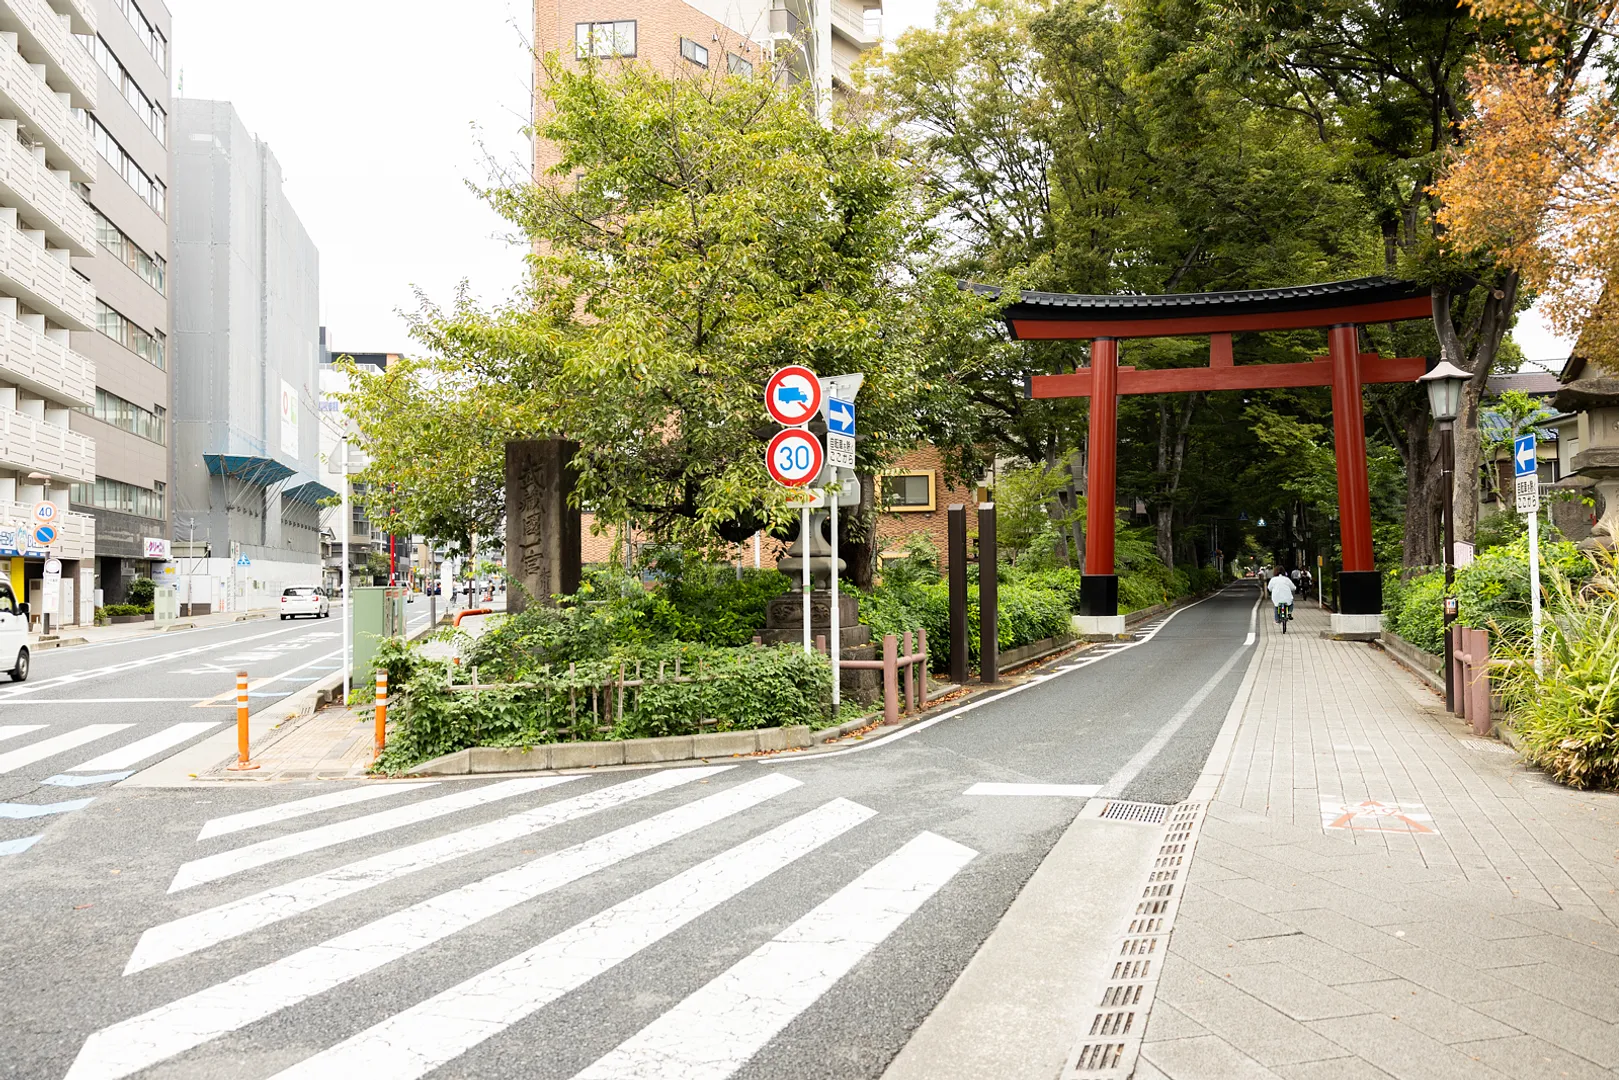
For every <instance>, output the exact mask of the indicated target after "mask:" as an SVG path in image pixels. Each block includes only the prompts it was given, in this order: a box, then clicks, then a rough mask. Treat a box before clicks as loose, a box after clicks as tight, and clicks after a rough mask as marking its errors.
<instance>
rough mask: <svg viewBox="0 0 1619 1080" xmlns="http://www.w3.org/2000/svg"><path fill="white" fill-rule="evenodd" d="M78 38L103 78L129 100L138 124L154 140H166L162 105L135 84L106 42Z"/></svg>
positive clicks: (166, 121) (97, 38) (91, 36)
mask: <svg viewBox="0 0 1619 1080" xmlns="http://www.w3.org/2000/svg"><path fill="white" fill-rule="evenodd" d="M78 37H79V40H80V41H82V42H84V47H85V49H87V50H88V51H89V53H90V55H91V56H93V57H95V59H96V63H98V64H100V65H101V70H102V71H105V72H106V73H107V78H109V79H111V80H112V85H113V86H114V87H116V88H117V90H118V93H119V94H121V95H122V96H123V98H124V100H125V101H127V102H129V107H130V108H132V109H134V110H135V115H136V116H138V117H140V118H141V123H143V124H145V125H146V126H147V127H148V128H150V129H151V132H152V134H153V135H156V136H157V141H158V142H160V143H165V144H166V143H167V142H168V141H169V118H168V114H167V113H165V112H164V111H163V107H162V106H160V105H158V104H156V103H155V102H154V101H152V99H151V98H149V97H147V96H146V94H145V92H144V91H142V90H141V88H140V87H139V86H136V85H135V80H134V79H133V78H132V77H131V76H130V74H129V72H128V70H126V69H125V68H124V65H123V64H122V63H120V62H119V60H118V57H116V56H114V55H113V53H112V50H111V49H109V48H107V43H106V42H105V41H102V40H101V38H100V36H99V35H94V34H80V35H79V36H78Z"/></svg>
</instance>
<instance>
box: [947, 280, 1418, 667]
mask: <svg viewBox="0 0 1619 1080" xmlns="http://www.w3.org/2000/svg"><path fill="white" fill-rule="evenodd" d="M963 287H964V288H970V289H972V290H974V291H976V292H979V293H982V294H986V295H990V296H994V297H996V298H1000V297H1001V290H1000V289H998V288H995V287H993V286H986V285H968V284H966V283H963ZM1432 314H1433V301H1432V298H1431V295H1430V292H1429V290H1428V289H1427V288H1425V287H1423V286H1421V285H1418V284H1416V283H1414V282H1408V281H1397V280H1395V279H1393V278H1359V279H1356V280H1352V281H1333V282H1327V283H1325V284H1320V285H1302V286H1297V287H1290V288H1283V289H1244V290H1239V291H1232V292H1217V293H1170V294H1160V295H1144V296H1084V295H1077V294H1070V293H1023V294H1021V295H1019V296H1018V297H1016V298H1015V299H1013V300H1012V301H1011V302H1010V303H1006V304H1005V305H1004V306H1003V307H1002V309H1001V317H1002V318H1004V319H1005V320H1006V325H1007V328H1008V329H1009V330H1010V331H1011V334H1012V337H1013V338H1016V339H1018V340H1020V341H1089V342H1090V364H1089V365H1088V366H1087V367H1083V368H1080V369H1079V370H1078V371H1074V372H1071V373H1066V374H1061V375H1031V376H1029V377H1028V380H1027V391H1028V394H1029V396H1030V397H1032V398H1035V399H1040V400H1044V399H1055V398H1074V397H1083V398H1089V399H1090V414H1089V433H1088V434H1089V438H1088V446H1089V451H1090V452H1089V455H1088V459H1087V466H1086V470H1087V482H1086V487H1087V499H1088V502H1087V506H1086V515H1085V521H1086V531H1087V535H1086V540H1085V576H1084V579H1083V581H1082V583H1081V586H1080V611H1081V613H1080V614H1079V615H1078V616H1076V617H1075V628H1076V630H1078V631H1079V632H1080V633H1082V634H1087V635H1094V636H1105V635H1107V634H1110V633H1122V632H1123V630H1124V620H1123V618H1121V617H1120V616H1119V614H1118V611H1119V589H1118V578H1117V576H1115V566H1114V543H1113V541H1114V531H1115V529H1116V527H1117V524H1118V523H1117V508H1116V506H1115V503H1114V495H1115V492H1114V478H1115V465H1116V455H1117V447H1116V442H1117V426H1118V401H1119V396H1120V395H1123V394H1174V393H1190V392H1194V391H1204V392H1208V391H1215V390H1257V389H1282V388H1288V387H1300V386H1330V387H1331V388H1332V431H1333V450H1334V457H1335V459H1336V462H1337V467H1338V505H1339V515H1338V521H1339V525H1340V529H1341V531H1342V537H1341V540H1342V546H1343V572H1342V573H1341V574H1340V575H1339V579H1338V581H1339V590H1338V611H1337V612H1336V613H1334V615H1333V619H1332V626H1333V631H1334V632H1335V633H1340V634H1351V635H1361V634H1366V633H1373V632H1376V631H1377V630H1378V629H1379V628H1380V626H1381V619H1382V607H1383V605H1382V580H1381V578H1380V577H1379V575H1378V573H1377V566H1376V563H1375V561H1374V559H1373V555H1372V513H1371V493H1370V485H1369V484H1368V481H1367V475H1366V421H1365V403H1364V401H1363V399H1362V396H1361V387H1362V386H1363V385H1364V384H1366V383H1378V382H1384V383H1395V382H1413V381H1415V380H1416V379H1417V378H1419V377H1420V376H1422V375H1423V374H1424V372H1426V371H1427V366H1428V365H1427V362H1426V361H1425V360H1424V359H1423V358H1422V357H1383V356H1378V355H1377V354H1376V353H1362V352H1361V351H1360V343H1359V327H1360V326H1362V325H1365V324H1367V323H1389V322H1401V321H1404V320H1408V319H1427V318H1430V317H1432ZM1308 329H1319V330H1325V331H1326V332H1327V355H1326V356H1324V357H1319V358H1317V359H1315V360H1313V361H1311V362H1308V363H1295V364H1237V363H1236V362H1235V359H1234V356H1233V352H1232V336H1233V335H1234V334H1237V333H1253V332H1263V331H1269V330H1308ZM1205 335H1206V336H1207V337H1208V339H1209V363H1208V366H1207V367H1194V368H1161V369H1156V370H1152V371H1137V370H1135V369H1134V368H1133V367H1129V366H1124V365H1120V363H1119V345H1120V342H1121V341H1123V340H1126V339H1133V338H1154V337H1184V336H1205Z"/></svg>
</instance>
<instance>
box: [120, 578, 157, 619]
mask: <svg viewBox="0 0 1619 1080" xmlns="http://www.w3.org/2000/svg"><path fill="white" fill-rule="evenodd" d="M156 595H157V582H155V581H153V580H152V579H151V578H149V577H138V578H136V579H135V580H134V581H131V582H130V583H129V588H128V589H126V590H124V600H125V602H126V603H130V604H134V605H135V606H136V607H144V608H145V609H146V610H147V611H151V610H152V597H154V596H156Z"/></svg>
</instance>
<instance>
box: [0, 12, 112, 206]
mask: <svg viewBox="0 0 1619 1080" xmlns="http://www.w3.org/2000/svg"><path fill="white" fill-rule="evenodd" d="M0 109H4V110H6V111H7V112H9V113H10V114H11V115H13V116H15V117H16V118H17V119H19V120H21V121H22V123H23V126H24V127H26V128H27V129H28V130H29V131H30V132H31V133H33V134H35V135H38V136H39V137H40V138H41V139H43V140H45V143H46V146H47V150H49V151H54V154H55V156H56V158H57V159H58V160H59V161H61V162H62V163H63V164H65V165H68V166H70V167H71V170H72V171H73V172H74V176H73V179H75V180H82V181H83V182H85V183H90V182H92V181H94V180H95V178H96V151H95V146H94V145H93V144H92V143H91V141H90V128H89V127H88V126H87V125H86V124H85V120H84V114H83V112H81V111H78V110H75V109H74V108H73V105H72V101H71V100H70V98H69V96H68V95H67V94H66V93H58V92H57V91H55V90H52V89H51V88H50V87H49V86H47V85H46V83H45V66H44V65H43V64H30V63H29V62H28V61H27V60H26V59H24V58H23V55H22V53H20V52H18V51H17V35H16V34H14V33H11V32H9V31H6V32H0Z"/></svg>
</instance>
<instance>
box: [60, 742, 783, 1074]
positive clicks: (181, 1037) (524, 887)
mask: <svg viewBox="0 0 1619 1080" xmlns="http://www.w3.org/2000/svg"><path fill="white" fill-rule="evenodd" d="M799 786H800V782H799V781H797V780H794V779H791V778H790V777H786V776H782V775H780V774H772V775H770V776H766V777H762V778H760V779H758V780H753V781H750V782H748V783H746V784H742V785H740V786H738V787H735V788H731V789H729V790H727V791H721V792H718V793H716V794H714V795H710V796H708V797H707V798H704V799H699V800H697V801H696V802H693V803H688V804H686V805H685V806H681V807H677V808H676V809H674V810H668V811H665V812H664V813H661V814H658V815H656V816H654V817H651V818H647V819H646V820H644V821H639V822H636V823H635V824H632V825H626V826H624V827H623V828H621V829H617V830H615V831H613V832H610V833H607V834H606V835H604V836H599V837H596V838H595V839H592V840H586V841H583V842H582V843H579V844H575V845H574V846H573V847H571V848H566V849H564V850H562V851H559V852H555V853H553V854H550V855H543V856H541V857H540V858H537V859H534V860H532V861H530V862H527V863H524V864H523V865H521V866H517V867H514V868H512V869H510V870H505V871H502V872H500V873H497V874H493V875H491V876H489V877H486V878H483V879H481V880H479V881H475V882H473V883H471V884H470V885H464V886H462V887H461V888H459V889H453V890H451V891H450V892H447V893H441V894H439V895H438V896H434V897H431V898H429V899H427V900H424V901H422V902H420V903H417V904H413V905H411V906H410V907H407V908H404V909H402V910H400V911H396V912H394V913H392V914H390V915H386V916H384V917H383V918H380V919H377V920H374V921H373V922H370V923H367V924H366V925H364V926H362V927H360V928H358V929H357V930H352V931H350V932H348V933H346V934H340V935H338V936H337V937H335V938H332V939H331V940H329V941H326V942H323V943H322V944H319V945H315V946H311V947H310V948H307V949H303V950H300V951H299V952H296V953H293V954H292V955H290V956H287V957H284V958H282V959H281V960H277V961H275V962H274V963H271V964H267V965H265V966H263V967H259V968H255V969H254V970H252V971H249V972H246V973H245V974H242V975H238V976H236V977H235V978H232V979H228V980H226V981H225V982H222V983H219V984H217V985H214V986H211V987H208V988H206V989H204V990H199V991H197V992H196V993H194V994H190V995H188V996H186V997H183V998H181V999H179V1000H178V1001H174V1002H171V1003H170V1004H168V1005H163V1006H160V1007H158V1008H156V1009H153V1010H151V1011H149V1012H146V1013H142V1014H141V1015H139V1016H136V1017H133V1018H131V1019H129V1020H124V1021H121V1022H119V1023H116V1024H113V1025H112V1026H110V1027H106V1028H103V1029H102V1030H100V1031H98V1032H96V1033H95V1034H93V1035H91V1036H90V1037H89V1038H88V1039H86V1040H85V1043H84V1046H83V1047H82V1048H81V1049H80V1050H79V1055H78V1057H77V1058H76V1059H75V1060H74V1062H73V1067H72V1069H70V1070H69V1071H68V1080H91V1078H94V1080H116V1078H118V1077H123V1076H128V1075H130V1074H131V1073H135V1072H139V1071H140V1070H142V1069H144V1068H146V1067H147V1066H149V1065H155V1064H156V1063H158V1062H160V1061H164V1060H167V1059H168V1058H171V1057H173V1056H174V1055H176V1054H179V1053H182V1052H184V1051H186V1050H189V1049H191V1048H192V1047H194V1046H201V1045H202V1044H203V1043H206V1042H209V1041H210V1040H213V1039H216V1038H218V1037H220V1036H221V1035H225V1034H228V1033H229V1032H232V1031H236V1030H238V1029H239V1028H242V1027H245V1026H247V1025H248V1024H251V1023H253V1022H255V1021H257V1020H262V1019H264V1018H265V1017H267V1016H271V1015H273V1014H275V1013H277V1012H280V1011H281V1010H282V1009H286V1008H289V1007H291V1006H293V1005H296V1004H298V1003H299V1002H301V1001H305V1000H307V999H309V998H311V997H313V996H315V995H316V994H320V993H324V992H326V991H328V990H331V989H333V988H335V987H338V986H341V985H343V984H344V983H346V982H348V981H350V980H351V979H356V978H358V977H359V976H361V975H364V974H365V973H366V972H368V971H374V970H376V969H377V968H380V967H382V966H384V965H386V964H389V963H392V962H393V961H395V960H398V959H402V958H403V957H406V956H409V955H411V954H412V953H415V952H418V951H420V950H422V949H425V948H427V947H428V946H429V945H432V944H434V943H436V942H439V941H442V940H443V939H445V938H447V937H449V936H450V935H452V934H454V933H456V932H457V931H459V930H463V929H465V928H466V927H469V926H472V925H474V924H476V923H478V922H481V921H483V920H484V919H488V918H491V917H493V916H495V915H498V914H500V913H501V912H503V911H506V910H507V909H509V908H512V907H514V906H516V905H517V904H520V903H523V902H524V901H527V900H532V899H534V898H535V897H537V896H540V895H542V894H543V893H547V892H550V891H552V890H554V889H558V888H561V887H562V886H563V885H566V884H568V883H570V882H572V881H577V880H578V879H580V878H582V877H585V876H586V875H588V874H592V873H595V872H596V871H598V870H603V869H605V868H607V867H609V866H612V865H614V864H615V863H618V862H621V861H622V860H624V859H628V858H630V857H631V856H634V855H639V854H642V853H644V852H646V851H650V850H652V849H653V848H656V847H658V846H659V845H662V844H666V843H668V842H670V841H672V840H676V839H678V838H680V837H682V836H686V835H688V834H690V833H693V832H696V831H697V830H699V829H701V828H704V827H705V826H708V825H713V824H715V823H716V822H719V821H722V820H724V819H725V818H728V817H730V816H732V815H733V814H739V813H741V812H742V811H744V810H747V809H749V808H751V807H754V806H757V805H759V804H760V803H762V802H764V801H766V800H768V799H771V798H774V797H775V796H777V795H780V794H782V793H784V792H787V791H791V790H792V789H793V788H796V787H799Z"/></svg>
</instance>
